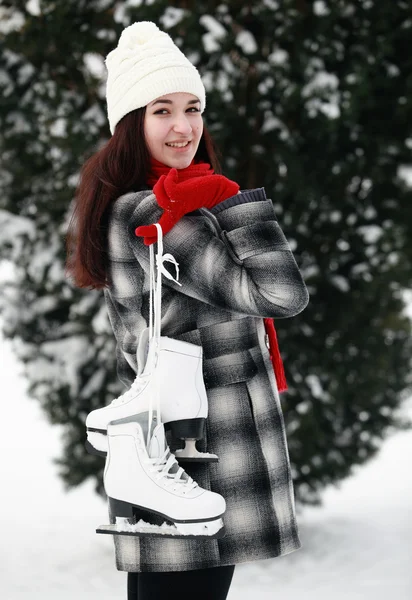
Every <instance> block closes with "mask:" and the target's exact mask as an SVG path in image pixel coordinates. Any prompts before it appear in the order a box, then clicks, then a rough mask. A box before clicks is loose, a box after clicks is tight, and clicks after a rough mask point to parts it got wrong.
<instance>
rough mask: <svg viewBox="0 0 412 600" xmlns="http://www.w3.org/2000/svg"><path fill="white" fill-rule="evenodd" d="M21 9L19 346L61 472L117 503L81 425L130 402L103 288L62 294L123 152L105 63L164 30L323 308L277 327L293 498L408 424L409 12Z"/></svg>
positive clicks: (4, 225) (264, 0) (230, 170)
mask: <svg viewBox="0 0 412 600" xmlns="http://www.w3.org/2000/svg"><path fill="white" fill-rule="evenodd" d="M40 7H41V10H40V9H38V8H37V9H36V5H35V3H27V2H26V1H23V0H16V1H13V2H6V1H2V2H1V4H0V17H1V21H0V22H1V25H0V33H1V41H0V43H1V52H0V91H1V95H0V97H1V100H0V124H1V132H2V134H1V137H0V151H1V165H0V191H1V195H0V224H1V237H0V257H1V259H2V260H9V261H12V263H13V265H14V266H15V269H14V277H13V280H12V281H9V282H7V283H5V284H3V285H2V289H1V302H0V308H1V312H2V318H3V328H4V334H5V335H6V336H7V337H10V338H14V344H15V349H16V353H17V355H18V356H19V357H20V359H21V360H22V361H24V363H25V366H26V372H27V377H28V380H29V382H30V390H29V393H30V394H31V396H32V397H33V398H34V399H36V400H37V401H39V402H40V404H41V406H42V408H43V410H44V412H45V414H46V415H47V416H48V418H49V419H50V422H51V423H59V424H62V425H64V428H65V436H64V440H63V443H64V448H63V454H62V456H61V458H60V459H59V461H58V462H59V464H60V474H61V477H62V478H63V480H64V481H65V482H66V484H67V486H68V487H73V486H76V485H78V484H80V483H81V482H83V481H84V480H85V479H86V478H88V477H93V478H94V479H95V481H96V489H97V490H99V491H100V492H102V491H103V488H102V469H103V461H102V459H101V458H99V457H95V456H91V455H89V454H87V453H86V451H85V450H84V445H83V444H84V441H85V426H84V422H85V418H86V415H87V414H88V412H89V411H90V410H92V409H93V408H97V407H99V406H103V405H105V404H108V403H109V402H110V401H111V400H112V399H113V398H114V397H115V396H117V395H119V394H120V393H122V392H123V391H124V389H123V388H122V386H121V384H120V383H119V382H118V381H117V378H116V364H115V340H114V336H113V334H112V331H111V328H110V325H109V322H108V319H107V315H106V308H105V305H104V300H103V294H102V292H101V291H93V292H91V291H85V290H78V289H75V288H73V286H72V285H71V284H70V282H69V281H67V280H66V279H65V277H64V260H65V249H64V242H65V231H66V226H67V222H68V217H69V215H70V209H71V201H72V198H73V195H74V190H75V186H76V183H77V181H78V173H79V169H80V167H81V165H82V164H83V163H84V161H85V160H86V159H87V158H88V156H90V155H91V154H92V153H93V152H95V151H96V150H97V149H98V148H99V147H100V146H101V145H102V144H104V143H105V142H106V141H107V139H108V138H109V136H110V131H109V127H108V121H107V116H106V106H105V78H106V71H105V67H104V62H103V61H104V57H105V56H106V55H107V53H108V52H109V51H110V50H112V49H113V48H114V47H115V45H116V44H117V40H118V38H119V35H120V32H121V30H122V29H123V28H124V27H125V26H127V25H129V24H131V23H132V22H134V21H140V20H152V21H155V22H156V23H157V24H158V25H159V27H160V28H161V29H164V30H166V31H168V32H169V33H170V35H171V36H172V38H173V39H174V41H175V42H176V43H177V44H178V45H179V46H180V47H181V49H182V50H183V51H184V52H185V54H186V55H187V56H188V57H189V58H190V59H191V60H192V61H193V63H194V64H195V65H196V66H197V67H198V69H199V71H200V73H201V75H202V77H203V80H204V83H205V86H206V90H207V107H206V112H205V114H204V117H205V122H206V124H207V125H208V127H209V128H210V130H211V131H212V134H213V135H214V137H215V139H216V141H217V143H218V145H219V147H220V148H221V149H222V163H223V167H224V172H225V174H226V175H227V176H228V177H230V178H232V179H234V180H236V181H238V182H239V184H240V186H241V188H242V189H245V188H252V187H262V186H264V187H265V189H266V193H267V195H268V197H270V198H271V199H272V200H273V203H274V207H275V211H276V214H277V217H278V219H279V223H280V225H281V227H282V229H283V230H284V232H285V234H286V236H287V238H288V240H289V242H290V244H291V246H292V249H293V250H294V253H295V256H296V259H297V262H298V264H299V266H300V268H301V270H302V273H303V276H304V279H305V281H306V283H307V286H308V288H309V292H310V296H311V298H310V304H309V306H308V307H307V308H306V310H305V311H304V312H303V313H301V314H300V315H298V316H297V317H294V318H293V319H291V320H288V319H284V320H275V324H276V328H277V332H278V338H279V345H280V349H281V352H282V356H283V359H284V361H285V369H286V376H287V380H288V385H289V391H288V392H287V393H285V394H283V395H282V396H281V401H282V407H283V411H284V416H285V420H286V423H287V430H288V444H289V450H290V457H291V462H292V467H293V475H294V481H295V490H296V496H297V500H298V501H301V502H309V503H316V502H318V500H319V497H320V491H321V490H322V488H323V487H324V486H325V485H326V484H328V483H331V482H339V481H340V480H342V479H343V478H345V477H346V476H347V475H348V474H349V473H350V472H351V469H352V467H353V466H354V465H356V464H362V463H365V462H366V461H367V460H369V459H370V458H371V457H372V456H373V455H374V454H375V453H376V451H377V450H378V449H379V447H380V446H381V444H382V440H383V439H384V438H385V437H387V435H389V434H390V433H391V432H393V431H395V430H396V429H398V428H402V427H407V426H409V424H407V423H406V422H404V421H403V419H402V417H401V416H400V414H399V409H400V407H401V402H402V399H403V398H404V397H405V394H406V393H407V392H408V391H410V387H411V376H410V355H411V350H412V344H411V326H410V321H409V319H408V318H407V317H406V316H405V315H404V301H403V291H404V290H405V289H408V288H411V287H412V281H411V279H412V270H411V260H412V244H411V239H412V236H411V233H412V232H411V226H412V218H411V206H412V205H411V187H410V185H409V186H408V181H407V179H405V174H406V175H408V170H407V166H408V163H410V153H411V148H412V132H411V127H412V125H411V124H412V101H411V97H412V96H411V93H410V92H411V87H412V76H411V74H412V65H411V61H412V59H411V58H410V57H409V52H408V49H409V44H408V42H409V37H410V34H411V28H412V19H411V18H410V4H409V2H406V1H400V0H398V1H393V0H391V1H390V0H381V1H380V2H373V1H371V0H352V1H348V0H335V1H334V2H329V3H327V2H324V1H322V0H317V1H315V2H309V1H306V0H301V1H300V2H296V1H292V0H284V1H282V2H281V1H276V0H261V1H257V2H247V3H245V2H240V1H237V0H231V1H230V0H229V1H224V0H222V1H220V2H215V1H208V2H204V1H202V2H199V1H196V2H195V1H191V0H182V1H180V2H179V1H176V2H173V6H171V5H170V3H169V2H166V1H164V0H154V1H151V2H149V1H144V0H141V1H138V0H129V1H125V2H122V3H119V2H114V1H109V0H107V1H104V0H87V1H86V0H80V1H79V0H64V1H63V0H62V1H60V2H59V1H50V0H43V1H42V2H41V5H40Z"/></svg>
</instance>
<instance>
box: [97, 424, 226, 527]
mask: <svg viewBox="0 0 412 600" xmlns="http://www.w3.org/2000/svg"><path fill="white" fill-rule="evenodd" d="M148 428H149V423H148V413H141V414H139V415H137V416H135V417H130V418H127V419H121V420H119V421H115V422H113V423H110V424H109V426H108V429H107V440H108V453H107V459H106V466H105V470H104V487H105V491H106V494H107V496H108V500H109V503H110V508H111V512H112V515H113V516H114V517H115V518H116V522H115V524H111V525H102V526H100V527H99V528H98V529H97V530H96V532H97V533H110V534H122V535H137V536H148V535H150V536H163V537H184V538H193V537H195V538H220V537H223V536H224V533H225V532H224V525H223V520H222V517H223V515H224V513H225V510H226V502H225V499H224V498H223V497H222V496H221V495H220V494H217V493H215V492H211V491H209V490H205V489H203V488H201V487H199V485H198V484H197V483H196V482H195V481H194V480H193V479H192V478H191V477H189V476H188V475H187V473H186V472H185V471H184V470H183V469H182V467H179V465H178V463H177V461H176V459H175V457H174V455H173V454H171V452H170V450H169V447H168V446H167V444H166V439H165V434H164V425H163V423H161V422H159V423H158V420H156V417H154V418H153V422H152V423H151V425H150V432H151V433H150V435H149V436H148ZM148 439H149V442H148V443H147V440H148Z"/></svg>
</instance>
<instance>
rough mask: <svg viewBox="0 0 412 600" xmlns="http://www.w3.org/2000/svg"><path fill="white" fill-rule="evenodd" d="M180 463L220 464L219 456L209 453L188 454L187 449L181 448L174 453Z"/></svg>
mask: <svg viewBox="0 0 412 600" xmlns="http://www.w3.org/2000/svg"><path fill="white" fill-rule="evenodd" d="M173 454H174V455H175V456H176V458H177V459H178V460H179V462H182V463H183V462H188V463H191V462H200V463H214V462H219V457H218V456H217V454H209V452H199V451H198V450H196V452H193V451H191V452H187V451H186V448H181V449H179V450H175V451H174V453H173Z"/></svg>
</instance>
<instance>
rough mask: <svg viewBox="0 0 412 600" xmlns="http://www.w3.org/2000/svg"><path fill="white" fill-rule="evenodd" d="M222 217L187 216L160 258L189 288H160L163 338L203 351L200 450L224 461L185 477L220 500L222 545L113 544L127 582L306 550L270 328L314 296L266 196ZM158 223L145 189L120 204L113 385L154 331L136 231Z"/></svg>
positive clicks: (240, 203)
mask: <svg viewBox="0 0 412 600" xmlns="http://www.w3.org/2000/svg"><path fill="white" fill-rule="evenodd" d="M215 208H216V211H214V210H213V209H212V210H207V209H200V210H197V211H194V212H192V213H190V214H188V215H185V216H184V217H183V218H182V219H181V220H180V221H179V222H178V223H177V224H176V225H175V226H174V227H173V229H172V230H171V231H170V232H168V233H167V234H166V235H165V236H164V240H163V241H164V252H165V253H170V254H172V255H173V256H174V258H175V259H176V260H177V262H178V263H179V281H180V283H181V284H182V287H180V286H178V285H177V284H176V283H174V282H173V281H170V280H168V279H166V278H163V283H162V330H161V333H162V335H165V336H169V337H173V338H176V339H181V340H185V341H189V342H191V343H194V344H198V345H201V346H202V348H203V356H204V360H203V374H204V380H205V385H206V390H207V395H208V403H209V414H208V419H207V422H206V435H205V438H204V439H203V440H200V441H198V442H197V446H198V448H199V450H200V451H203V452H205V451H208V452H213V453H215V454H217V455H218V456H219V462H218V463H192V464H186V465H185V466H184V468H185V470H186V472H187V473H188V474H189V475H190V476H191V477H193V478H194V479H195V481H197V482H198V483H199V485H200V486H202V487H204V488H206V489H210V490H212V491H214V492H218V493H220V494H222V496H224V498H225V500H226V505H227V510H226V513H225V516H224V523H225V529H226V536H225V537H224V538H222V539H216V540H213V539H211V540H204V539H202V540H193V539H190V540H185V539H173V538H147V537H144V538H139V537H131V536H113V539H114V545H115V554H116V566H117V569H118V570H120V571H136V572H143V571H152V572H156V571H157V572H160V571H184V570H191V569H200V568H207V567H216V566H223V565H233V564H238V563H242V562H248V561H252V560H259V559H268V558H273V557H276V556H281V555H284V554H288V553H289V552H293V551H294V550H297V549H298V548H300V547H301V543H300V540H299V535H298V528H297V523H296V515H295V505H294V492H293V482H292V477H291V470H290V462H289V454H288V449H287V440H286V434H285V426H284V420H283V415H282V409H281V404H280V399H279V394H278V390H277V387H276V380H275V375H274V372H273V367H272V363H271V360H270V356H269V351H268V349H267V347H266V343H265V328H264V323H263V317H272V318H275V319H279V318H285V317H293V316H294V315H297V314H298V313H300V312H301V311H302V310H303V309H304V308H305V307H306V305H307V303H308V299H309V298H308V292H307V289H306V286H305V283H304V281H303V278H302V276H301V273H300V271H299V268H298V266H297V264H296V261H295V259H294V256H293V254H292V252H291V249H290V247H289V245H288V243H287V240H286V238H285V236H284V234H283V232H282V230H281V228H280V226H279V223H278V221H277V218H276V215H275V213H274V209H273V205H272V202H271V200H270V199H268V198H266V194H265V190H264V188H257V189H255V190H243V191H242V193H241V194H239V195H238V196H237V197H236V198H229V199H228V200H226V201H225V202H222V203H221V204H220V205H217V207H215ZM161 212H162V211H161V209H160V208H159V206H158V205H157V202H156V198H155V196H154V194H153V192H152V191H151V190H140V191H137V192H130V193H128V194H125V195H124V196H121V197H120V198H118V199H117V200H116V202H115V203H114V204H113V206H112V210H111V214H110V219H109V236H108V242H109V243H108V252H109V274H110V286H109V287H108V288H106V289H105V291H104V295H105V300H106V303H107V308H108V313H109V318H110V322H111V325H112V328H113V331H114V334H115V336H116V339H117V360H118V375H119V378H120V379H121V381H122V382H123V383H124V384H125V386H126V387H127V388H128V387H129V386H130V385H131V383H132V382H133V380H134V379H135V375H136V372H137V363H136V348H137V342H138V339H139V335H140V332H141V331H142V329H143V328H144V327H147V326H148V322H149V278H148V273H149V248H148V246H145V245H144V243H143V239H142V238H139V237H136V235H135V233H134V230H135V228H136V227H137V226H138V225H149V224H151V223H155V222H157V221H158V219H159V217H160V215H161ZM166 268H167V264H166ZM171 272H172V274H173V275H174V272H173V270H172V269H171ZM167 439H168V443H169V446H170V449H171V450H172V452H173V451H174V450H176V448H178V447H181V446H182V443H180V442H179V441H175V440H172V439H171V438H170V432H167ZM110 521H111V522H113V516H112V515H110Z"/></svg>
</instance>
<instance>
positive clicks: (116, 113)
mask: <svg viewBox="0 0 412 600" xmlns="http://www.w3.org/2000/svg"><path fill="white" fill-rule="evenodd" d="M105 64H106V67H107V83H106V100H107V115H108V118H109V125H110V131H111V133H112V134H113V133H114V130H115V127H116V125H117V123H118V122H119V121H120V119H122V117H124V116H125V115H126V114H127V113H129V112H131V111H132V110H135V109H136V108H141V107H142V106H146V105H147V104H149V102H152V101H153V100H155V99H156V98H159V96H163V95H165V94H172V93H174V92H186V93H189V94H193V95H194V96H197V97H198V98H199V100H200V111H201V112H203V111H204V110H205V106H206V91H205V87H204V85H203V82H202V80H201V77H200V74H199V72H198V70H197V69H196V67H195V66H194V65H192V63H191V62H190V61H189V60H188V59H187V58H186V56H185V55H184V54H183V52H182V51H181V50H180V49H179V48H178V47H177V46H176V44H175V43H174V42H173V40H172V38H171V37H170V36H169V35H168V34H167V33H165V32H164V31H161V30H160V29H159V28H158V27H157V25H156V24H155V23H153V22H151V21H140V22H138V23H133V24H132V25H129V27H126V28H125V29H124V30H123V31H122V33H121V35H120V38H119V42H118V45H117V48H115V49H114V50H112V51H111V52H109V54H108V55H107V57H106V60H105Z"/></svg>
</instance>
